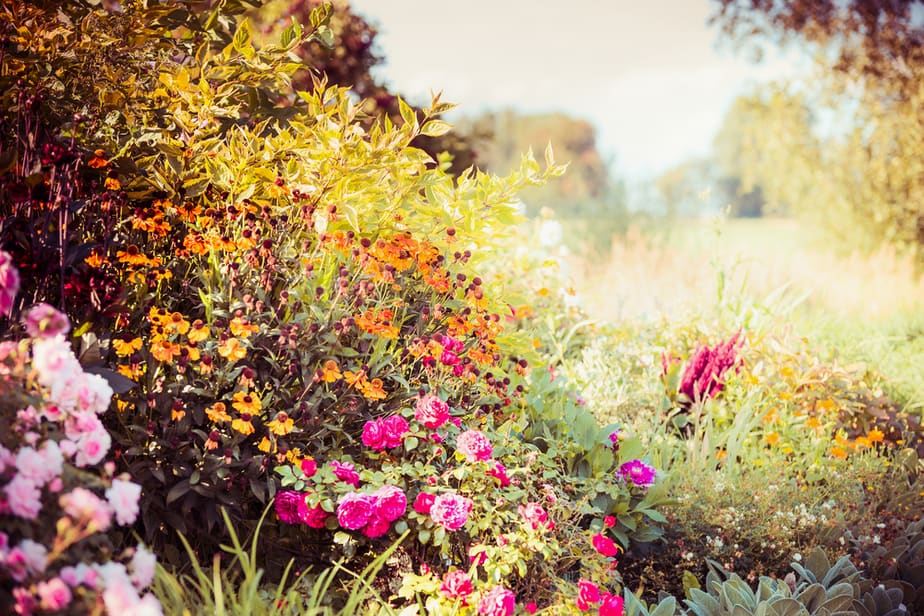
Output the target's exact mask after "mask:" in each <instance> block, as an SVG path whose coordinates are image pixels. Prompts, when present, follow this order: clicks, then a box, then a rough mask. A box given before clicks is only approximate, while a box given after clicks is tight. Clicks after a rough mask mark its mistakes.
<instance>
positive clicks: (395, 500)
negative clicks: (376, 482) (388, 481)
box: [372, 486, 407, 522]
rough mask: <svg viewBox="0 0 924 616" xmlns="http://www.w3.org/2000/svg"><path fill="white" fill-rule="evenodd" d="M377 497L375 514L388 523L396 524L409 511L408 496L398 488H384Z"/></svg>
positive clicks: (376, 493) (375, 494)
mask: <svg viewBox="0 0 924 616" xmlns="http://www.w3.org/2000/svg"><path fill="white" fill-rule="evenodd" d="M372 496H374V497H375V514H376V515H377V516H378V517H380V518H382V519H383V520H385V521H386V522H394V521H395V520H397V519H398V518H400V517H401V516H403V515H404V512H405V511H406V510H407V496H406V495H405V494H404V490H402V489H401V488H399V487H398V486H382V487H381V488H379V489H378V490H376V491H375V492H374V493H373V494H372Z"/></svg>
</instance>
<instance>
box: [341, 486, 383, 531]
mask: <svg viewBox="0 0 924 616" xmlns="http://www.w3.org/2000/svg"><path fill="white" fill-rule="evenodd" d="M374 510H375V499H374V498H373V497H372V496H371V495H369V494H361V493H359V492H347V493H346V494H344V495H343V496H341V497H340V500H339V502H338V505H337V522H339V523H340V526H342V527H343V528H346V529H349V530H358V529H360V528H362V527H363V526H365V525H366V524H368V523H369V519H370V518H371V517H372V514H373V512H374Z"/></svg>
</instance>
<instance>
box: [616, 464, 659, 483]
mask: <svg viewBox="0 0 924 616" xmlns="http://www.w3.org/2000/svg"><path fill="white" fill-rule="evenodd" d="M616 475H617V476H618V477H619V478H620V479H622V480H623V481H626V482H632V483H633V484H634V485H636V486H638V487H640V488H650V487H651V486H652V484H654V482H655V479H656V478H657V475H658V471H657V470H655V468H654V467H653V466H648V465H647V464H645V463H644V462H642V461H641V460H630V461H628V462H625V463H623V464H622V466H620V467H619V470H618V471H616Z"/></svg>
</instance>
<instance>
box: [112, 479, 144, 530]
mask: <svg viewBox="0 0 924 616" xmlns="http://www.w3.org/2000/svg"><path fill="white" fill-rule="evenodd" d="M140 497H141V486H140V485H138V484H137V483H133V482H131V481H123V480H122V479H113V480H112V485H111V486H110V487H109V488H108V489H107V490H106V500H108V501H109V506H110V507H112V510H113V511H114V512H115V518H116V522H118V523H119V525H121V526H127V525H128V524H134V522H135V520H136V519H137V518H138V499H139V498H140Z"/></svg>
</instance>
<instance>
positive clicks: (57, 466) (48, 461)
mask: <svg viewBox="0 0 924 616" xmlns="http://www.w3.org/2000/svg"><path fill="white" fill-rule="evenodd" d="M63 465H64V456H62V455H61V450H60V449H59V448H58V444H57V443H55V442H54V441H46V442H45V444H44V445H42V449H41V450H38V451H37V450H35V449H33V448H32V447H22V448H20V450H19V451H18V452H17V453H16V469H17V471H18V472H19V474H20V475H22V476H24V477H27V478H29V479H31V480H32V481H33V482H34V483H35V485H37V486H43V485H45V484H46V483H48V482H49V481H51V480H52V479H54V478H55V477H58V476H60V475H61V471H62V469H63Z"/></svg>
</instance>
